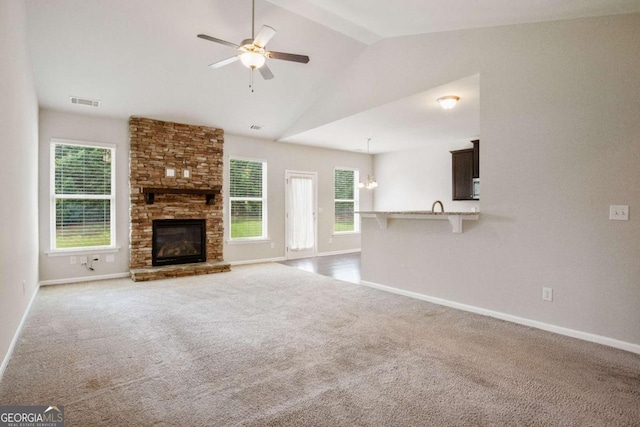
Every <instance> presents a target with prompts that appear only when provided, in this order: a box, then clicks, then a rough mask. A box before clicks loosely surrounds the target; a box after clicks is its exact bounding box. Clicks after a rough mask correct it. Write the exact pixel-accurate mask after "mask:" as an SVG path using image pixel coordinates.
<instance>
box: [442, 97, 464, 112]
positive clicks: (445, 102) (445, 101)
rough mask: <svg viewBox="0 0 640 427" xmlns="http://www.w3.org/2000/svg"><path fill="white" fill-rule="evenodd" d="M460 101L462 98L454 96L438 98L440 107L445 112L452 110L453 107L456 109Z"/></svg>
mask: <svg viewBox="0 0 640 427" xmlns="http://www.w3.org/2000/svg"><path fill="white" fill-rule="evenodd" d="M458 101H460V97H459V96H453V95H448V96H442V97H440V98H438V102H439V103H440V106H441V107H442V108H444V109H445V110H450V109H452V108H453V107H455V106H456V104H457V103H458Z"/></svg>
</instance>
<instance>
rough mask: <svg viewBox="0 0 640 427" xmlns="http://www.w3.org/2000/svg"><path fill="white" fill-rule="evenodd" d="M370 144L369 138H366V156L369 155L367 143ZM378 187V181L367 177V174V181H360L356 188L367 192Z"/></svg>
mask: <svg viewBox="0 0 640 427" xmlns="http://www.w3.org/2000/svg"><path fill="white" fill-rule="evenodd" d="M370 142H371V138H367V154H370V153H369V143H370ZM377 186H378V181H376V179H375V178H374V177H373V176H369V174H367V179H366V181H365V182H362V181H360V182H359V183H358V188H366V189H367V190H373V189H374V188H376V187H377Z"/></svg>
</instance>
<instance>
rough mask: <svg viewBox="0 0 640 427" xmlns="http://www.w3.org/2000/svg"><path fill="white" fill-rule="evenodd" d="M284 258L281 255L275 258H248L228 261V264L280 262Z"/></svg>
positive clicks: (284, 259)
mask: <svg viewBox="0 0 640 427" xmlns="http://www.w3.org/2000/svg"><path fill="white" fill-rule="evenodd" d="M286 260H287V259H286V258H285V257H283V256H282V257H277V258H262V259H249V260H246V261H229V264H231V266H234V265H248V264H262V263H265V262H280V261H286Z"/></svg>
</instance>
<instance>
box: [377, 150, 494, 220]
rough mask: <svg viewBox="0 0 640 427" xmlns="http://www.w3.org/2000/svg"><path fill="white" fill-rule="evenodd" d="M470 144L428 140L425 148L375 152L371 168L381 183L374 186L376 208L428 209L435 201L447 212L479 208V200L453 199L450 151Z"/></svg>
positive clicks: (398, 209)
mask: <svg viewBox="0 0 640 427" xmlns="http://www.w3.org/2000/svg"><path fill="white" fill-rule="evenodd" d="M472 147H473V144H471V142H468V143H466V144H465V143H459V142H456V143H450V144H447V143H445V142H441V141H431V142H430V143H429V145H427V146H425V147H424V148H419V149H414V150H406V151H397V152H391V153H384V154H377V155H376V156H375V158H374V169H375V172H376V180H377V181H378V184H379V185H380V186H379V187H378V188H377V189H376V197H375V203H374V208H375V210H378V211H409V210H418V211H424V210H431V207H432V205H433V202H435V201H436V200H440V201H441V202H442V203H443V205H444V208H445V210H447V211H449V212H455V211H460V212H470V211H472V210H473V208H476V209H479V207H480V202H478V201H453V200H452V197H453V196H452V182H451V175H452V170H451V169H452V163H451V153H450V151H452V150H461V149H464V148H472ZM480 153H482V141H481V142H480ZM438 209H439V208H436V210H438Z"/></svg>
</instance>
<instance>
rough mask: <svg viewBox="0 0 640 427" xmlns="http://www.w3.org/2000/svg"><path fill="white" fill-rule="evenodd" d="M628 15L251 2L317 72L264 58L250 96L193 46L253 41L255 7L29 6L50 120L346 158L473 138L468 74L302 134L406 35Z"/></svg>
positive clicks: (206, 50) (236, 1) (236, 3)
mask: <svg viewBox="0 0 640 427" xmlns="http://www.w3.org/2000/svg"><path fill="white" fill-rule="evenodd" d="M632 12H640V2H638V1H629V0H536V1H529V2H516V1H512V0H485V1H482V2H477V1H472V0H450V1H447V2H442V1H439V0H403V1H397V2H389V1H382V0H376V1H372V0H256V22H255V25H256V28H257V29H259V28H260V27H261V26H262V25H269V26H271V27H273V28H275V29H276V30H277V34H276V35H275V36H274V37H273V39H272V40H271V41H270V42H269V45H268V48H269V50H274V51H282V52H292V53H298V54H304V55H308V56H310V58H311V61H310V62H309V63H308V64H298V63H293V62H286V61H279V60H275V59H269V60H268V64H269V67H270V68H271V70H272V72H273V74H274V75H275V78H274V79H273V80H268V81H265V80H262V78H261V77H260V75H259V73H255V75H254V79H255V84H254V91H253V92H252V91H251V89H250V88H249V83H250V71H249V70H248V69H247V68H245V67H243V66H242V65H241V64H240V62H236V63H233V64H230V65H228V66H225V67H223V68H219V69H211V68H209V67H207V65H208V64H210V63H212V62H215V61H218V60H222V59H225V58H228V57H230V56H233V55H235V54H236V52H235V51H234V50H233V49H232V48H230V47H227V46H224V45H221V44H216V43H212V42H209V41H206V40H202V39H199V38H197V37H196V35H197V34H201V33H204V34H208V35H210V36H213V37H217V38H220V39H224V40H228V41H231V42H233V43H240V41H241V40H243V39H246V38H250V37H251V0H189V1H177V0H135V1H131V0H92V1H86V0H27V16H28V32H29V34H28V36H29V45H30V50H31V56H32V63H33V66H34V75H35V79H36V88H37V92H38V98H39V102H40V105H41V106H42V107H45V108H51V109H56V110H62V111H70V112H77V113H82V114H95V115H102V116H107V117H122V118H126V117H129V116H131V115H138V116H146V117H151V118H156V119H161V120H172V121H179V122H185V123H192V124H203V125H209V126H216V127H221V128H223V129H224V130H225V132H227V133H231V134H238V135H248V136H253V137H257V138H266V139H272V140H279V139H282V140H284V141H286V142H291V143H302V144H309V145H317V146H324V147H330V148H336V149H345V150H358V149H360V150H361V149H363V148H365V147H366V142H365V141H366V138H374V139H375V138H376V137H380V138H381V139H382V140H385V139H387V140H388V139H389V135H392V136H393V138H394V140H395V141H396V144H394V145H393V146H384V145H379V146H377V147H374V146H373V145H372V148H373V149H372V152H385V151H390V150H400V149H409V148H414V147H417V146H420V144H423V143H424V141H425V139H427V140H428V139H430V138H431V139H438V140H442V141H447V140H448V139H452V138H457V139H460V138H461V137H462V138H471V137H475V136H478V134H479V105H480V103H479V76H478V75H473V76H467V77H465V78H462V79H461V78H457V79H452V81H451V82H447V83H445V84H443V85H440V86H438V87H433V88H427V90H425V91H424V92H421V93H416V94H412V95H411V96H406V95H403V96H399V98H398V99H396V100H393V101H392V102H387V103H385V104H384V105H378V106H376V107H375V108H371V109H369V110H367V111H359V112H357V113H356V114H351V115H349V116H348V117H342V118H340V119H338V120H332V121H331V122H322V121H319V122H322V124H321V125H319V126H315V127H313V128H312V129H308V128H307V129H303V130H301V131H296V129H295V126H294V124H295V123H296V121H297V120H298V119H299V118H300V117H301V115H303V114H304V113H305V112H308V111H312V110H313V109H312V107H313V105H314V103H315V102H316V101H317V100H318V98H319V97H320V96H321V95H322V93H323V92H325V91H326V90H327V89H328V88H331V87H332V84H333V83H334V82H335V81H336V80H337V79H339V78H340V76H341V74H342V73H343V72H345V70H346V69H348V67H349V65H350V64H351V63H353V61H355V60H356V58H358V56H359V55H361V54H362V53H363V52H365V51H366V50H367V49H368V48H369V46H370V45H372V44H375V43H378V42H379V41H380V40H383V39H388V38H391V37H399V36H405V35H412V34H422V33H429V32H440V31H449V30H457V29H464V28H477V27H486V26H496V25H508V24H518V23H527V22H539V21H549V20H561V19H571V18H579V17H587V16H599V15H611V14H619V13H632ZM397 42H398V43H402V39H401V38H399V39H398V41H397ZM381 60H384V58H381ZM404 66H406V65H405V64H398V67H404ZM449 93H453V94H459V96H461V98H462V100H463V101H464V102H463V101H461V102H460V105H459V107H460V108H457V109H456V110H454V111H455V115H454V114H448V115H446V116H444V115H443V112H442V111H441V110H439V108H438V107H437V104H436V103H435V98H436V97H437V96H441V95H443V94H449ZM460 94H461V95H460ZM73 96H77V97H82V98H89V99H96V100H99V101H100V107H98V108H94V107H87V106H80V105H73V104H71V102H70V100H69V98H70V97H73ZM345 96H348V94H345ZM425 117H426V119H425ZM252 125H259V126H262V127H263V129H262V130H261V131H254V130H251V129H250V128H251V126H252ZM399 129H402V130H403V131H402V132H399V131H398V130H399ZM425 135H426V137H425Z"/></svg>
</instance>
